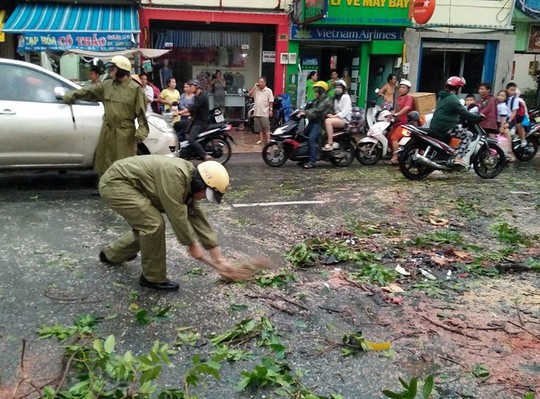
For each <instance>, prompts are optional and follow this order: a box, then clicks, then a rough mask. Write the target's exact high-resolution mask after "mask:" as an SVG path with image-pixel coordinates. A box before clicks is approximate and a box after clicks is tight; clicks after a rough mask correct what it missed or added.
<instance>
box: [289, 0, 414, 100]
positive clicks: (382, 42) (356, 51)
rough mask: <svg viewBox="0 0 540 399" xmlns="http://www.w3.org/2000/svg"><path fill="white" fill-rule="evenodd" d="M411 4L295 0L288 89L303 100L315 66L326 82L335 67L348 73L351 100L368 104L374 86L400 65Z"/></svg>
mask: <svg viewBox="0 0 540 399" xmlns="http://www.w3.org/2000/svg"><path fill="white" fill-rule="evenodd" d="M408 7H409V2H408V0H388V1H386V0H385V1H380V0H363V1H359V0H328V1H313V0H297V1H295V2H294V10H293V13H292V16H293V18H292V23H291V31H290V42H289V54H288V64H289V67H288V86H287V91H288V92H289V93H290V94H291V96H292V97H293V99H295V100H296V103H297V104H301V103H302V102H303V101H304V94H305V77H306V75H307V73H308V72H309V71H310V70H317V71H318V74H319V78H320V79H322V80H328V79H330V73H331V71H332V70H336V71H337V72H338V75H339V76H340V77H343V75H344V73H345V74H347V72H348V75H349V77H350V83H351V87H350V88H349V90H350V93H351V95H352V98H353V100H354V102H356V103H357V104H358V105H359V106H361V107H365V105H366V100H367V99H371V98H372V97H373V96H374V90H375V88H377V87H381V86H382V85H384V84H385V83H386V79H387V76H388V74H390V73H394V72H397V71H399V70H400V68H401V60H402V56H403V50H404V48H403V45H404V41H403V37H404V36H403V35H404V31H405V28H406V27H407V26H410V21H409V19H408V9H409V8H408ZM291 58H292V59H291ZM280 61H282V59H281V58H280ZM283 61H284V62H287V60H285V59H283ZM344 71H346V72H344Z"/></svg>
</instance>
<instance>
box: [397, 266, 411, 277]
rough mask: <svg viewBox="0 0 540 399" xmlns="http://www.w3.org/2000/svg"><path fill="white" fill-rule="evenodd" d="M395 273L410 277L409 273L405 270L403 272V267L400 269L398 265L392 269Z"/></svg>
mask: <svg viewBox="0 0 540 399" xmlns="http://www.w3.org/2000/svg"><path fill="white" fill-rule="evenodd" d="M394 270H395V271H396V272H398V273H399V274H401V275H402V276H410V275H411V273H409V272H408V271H407V270H405V269H404V268H403V267H401V266H400V265H397V266H396V268H395V269H394Z"/></svg>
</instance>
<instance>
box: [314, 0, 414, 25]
mask: <svg viewBox="0 0 540 399" xmlns="http://www.w3.org/2000/svg"><path fill="white" fill-rule="evenodd" d="M327 1H328V7H327V16H326V18H324V19H323V20H321V21H317V22H316V24H317V25H318V24H324V25H371V26H373V25H375V26H401V27H406V26H410V25H411V22H410V20H409V18H408V16H409V1H410V0H327Z"/></svg>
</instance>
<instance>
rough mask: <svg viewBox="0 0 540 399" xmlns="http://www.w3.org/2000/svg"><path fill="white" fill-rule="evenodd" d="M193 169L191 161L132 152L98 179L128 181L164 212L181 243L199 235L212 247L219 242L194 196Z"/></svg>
mask: <svg viewBox="0 0 540 399" xmlns="http://www.w3.org/2000/svg"><path fill="white" fill-rule="evenodd" d="M194 171H195V167H194V166H193V164H192V163H191V162H188V161H185V160H183V159H181V158H169V157H165V156H163V155H145V156H134V157H130V158H126V159H122V160H119V161H117V162H115V163H114V164H113V166H112V167H111V168H110V170H109V171H108V172H107V174H106V175H105V176H104V177H103V178H102V179H101V181H100V186H101V185H109V186H111V188H112V187H114V184H115V183H117V184H118V183H127V184H130V185H131V186H133V187H134V188H135V189H136V190H137V191H139V192H140V193H141V194H142V195H143V196H144V197H146V198H148V199H149V200H150V202H151V203H152V205H153V206H154V207H155V208H156V209H157V210H159V211H160V212H164V213H165V214H166V215H167V218H168V219H169V222H170V223H171V226H172V228H173V230H174V233H175V235H176V237H177V238H178V241H180V242H181V243H182V244H183V245H190V244H192V243H194V242H196V241H197V238H198V239H199V241H200V242H201V244H202V245H203V247H205V248H206V249H208V248H214V247H217V246H218V241H217V236H216V233H215V231H214V229H213V228H212V226H211V225H210V223H209V222H208V219H207V218H206V215H205V214H204V212H203V210H202V209H201V206H200V204H199V201H195V200H194V199H193V192H192V191H191V180H192V179H193V173H194ZM142 205H144V204H142Z"/></svg>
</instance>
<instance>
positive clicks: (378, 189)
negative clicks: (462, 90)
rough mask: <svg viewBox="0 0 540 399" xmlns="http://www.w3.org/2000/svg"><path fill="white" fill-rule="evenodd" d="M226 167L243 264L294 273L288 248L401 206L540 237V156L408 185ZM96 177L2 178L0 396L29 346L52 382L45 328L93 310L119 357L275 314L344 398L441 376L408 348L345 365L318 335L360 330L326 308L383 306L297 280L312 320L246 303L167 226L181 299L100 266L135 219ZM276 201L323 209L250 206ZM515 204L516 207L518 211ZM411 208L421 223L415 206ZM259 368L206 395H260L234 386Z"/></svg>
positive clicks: (237, 253) (354, 171)
mask: <svg viewBox="0 0 540 399" xmlns="http://www.w3.org/2000/svg"><path fill="white" fill-rule="evenodd" d="M227 166H228V169H229V172H230V175H231V179H232V180H231V181H232V184H231V189H230V192H229V193H228V194H227V195H226V199H225V200H224V204H222V205H221V206H219V207H218V206H216V205H212V204H208V205H206V207H207V211H208V212H209V214H210V215H212V220H213V223H214V225H215V226H216V229H217V231H218V233H219V234H220V237H221V241H222V247H223V249H224V252H225V254H226V255H227V256H228V257H230V258H232V259H245V258H247V257H250V256H254V255H259V254H262V255H265V256H267V257H269V258H271V259H272V260H273V261H274V263H275V264H277V265H280V266H283V265H285V264H286V262H285V260H284V258H283V254H284V252H285V251H287V250H288V249H289V248H290V246H291V245H292V244H294V243H295V242H296V241H298V240H299V239H300V238H301V237H303V236H305V235H306V234H310V233H311V234H313V233H316V232H318V231H327V230H332V229H334V228H336V227H337V226H339V225H342V224H343V223H346V222H347V221H348V220H351V218H354V219H355V220H364V221H366V223H373V222H377V221H385V220H391V221H394V222H398V223H402V224H404V226H405V225H406V222H407V221H406V220H399V219H397V220H396V218H399V212H395V210H396V209H397V210H399V209H400V208H403V209H408V210H409V211H411V210H413V209H414V210H417V212H422V211H425V209H428V208H430V207H436V206H437V205H438V204H441V203H444V202H446V201H447V200H448V199H449V198H453V197H459V198H466V199H470V200H471V201H473V200H474V201H479V202H480V204H482V206H485V207H486V208H489V209H494V210H495V211H499V212H504V214H501V215H500V218H502V219H505V220H509V221H512V222H513V223H514V224H517V225H519V226H520V229H522V230H523V231H524V232H527V233H529V234H538V233H540V227H539V224H538V215H539V206H540V183H539V179H538V175H539V171H540V157H538V156H537V157H536V159H535V160H533V161H532V162H530V163H527V164H515V165H510V166H509V167H508V168H507V169H506V170H505V171H503V173H502V174H501V175H500V176H499V177H498V178H496V179H494V180H490V181H488V180H481V179H480V178H478V177H477V176H476V175H475V174H474V173H460V174H459V173H455V174H452V175H443V176H438V177H433V178H429V179H427V180H426V181H422V182H410V181H407V180H406V179H405V178H404V177H403V176H402V175H401V174H400V173H399V171H398V170H397V169H396V168H391V167H389V166H386V165H383V164H379V165H376V166H372V167H365V166H361V165H360V164H358V163H357V162H356V161H355V163H353V165H352V166H351V167H350V168H344V169H341V168H334V167H332V166H331V165H330V164H326V163H321V164H319V165H318V167H317V168H316V169H313V170H309V171H305V170H302V169H300V168H299V167H298V166H296V165H295V164H294V163H293V162H290V161H289V162H288V163H287V164H286V165H285V166H283V167H282V168H277V169H275V168H270V167H268V166H266V165H264V163H263V161H262V159H261V158H260V155H259V154H233V158H232V159H231V161H230V163H229V164H228V165H227ZM94 182H95V176H94V174H93V173H92V172H69V173H66V174H58V173H56V172H45V173H26V172H24V173H23V172H9V173H3V174H0V226H1V227H0V239H1V240H2V245H1V246H0V270H2V278H1V279H0V387H2V388H0V397H1V398H3V397H9V396H3V394H7V392H11V391H12V390H13V386H14V383H15V381H16V380H17V376H18V375H19V373H20V358H21V347H22V341H23V339H24V340H25V341H26V352H25V365H26V371H27V372H30V373H32V372H34V373H35V375H37V376H39V377H40V378H42V379H43V380H46V378H47V377H51V376H54V375H55V373H57V372H58V364H59V362H58V355H59V353H60V352H59V350H58V348H57V347H56V345H54V342H53V341H41V340H38V339H37V335H36V331H37V329H38V328H39V327H40V326H43V325H50V324H54V323H61V324H71V323H72V322H73V319H74V317H76V316H77V315H83V314H90V313H93V314H97V315H100V316H103V317H106V319H107V320H106V321H105V322H104V323H102V324H101V326H100V332H102V333H103V334H104V335H108V334H114V335H115V336H116V337H117V341H118V346H119V350H121V351H125V350H127V349H131V350H132V351H133V352H134V353H141V352H143V351H145V350H148V349H149V347H150V345H151V342H153V341H154V340H156V339H159V340H161V341H163V342H172V341H174V338H175V335H176V329H177V328H179V327H187V326H190V327H193V328H194V330H196V331H198V332H200V333H201V336H202V337H208V336H209V335H210V333H216V332H218V333H219V332H223V331H225V330H226V329H228V328H230V327H231V326H232V325H233V324H234V323H235V322H236V321H238V320H240V319H242V318H245V317H253V316H254V315H260V314H262V313H264V314H267V315H271V316H272V317H273V319H272V320H273V321H274V323H275V324H276V326H277V327H278V329H280V331H282V333H283V336H284V337H285V338H284V341H285V342H286V344H287V346H288V347H289V348H290V350H291V353H290V354H289V356H288V359H289V361H290V362H291V364H292V365H293V366H294V367H295V368H298V369H300V370H302V371H303V372H304V374H305V376H304V379H303V381H304V382H305V384H306V386H309V387H311V388H313V389H314V390H315V391H317V392H318V393H319V394H326V395H329V394H330V393H332V392H336V393H337V392H339V393H341V394H342V395H343V396H344V397H345V398H361V399H364V398H365V399H370V398H381V397H382V395H381V393H380V392H381V389H382V388H397V387H398V386H397V376H399V375H404V374H406V375H408V376H413V375H422V374H424V375H425V374H426V373H428V372H431V371H432V367H433V365H431V364H429V363H426V362H423V361H421V360H420V359H416V358H413V357H410V356H409V355H408V354H407V350H406V348H396V350H397V351H398V350H399V349H401V350H402V351H401V352H399V356H397V357H395V358H385V357H382V356H380V355H378V354H376V353H367V354H365V355H363V356H362V357H357V358H346V359H343V358H342V357H341V356H340V355H339V352H338V351H337V350H335V351H333V352H329V353H327V354H325V355H323V356H321V355H318V354H317V346H318V345H319V344H320V342H318V341H317V339H316V338H317V337H321V336H323V335H328V331H327V330H326V327H325V326H326V325H327V324H328V323H330V324H334V325H336V326H338V327H340V328H343V329H349V330H350V328H351V325H350V324H347V322H346V321H344V320H343V319H341V318H338V317H337V316H335V315H333V314H331V313H328V312H325V311H324V310H321V309H320V308H318V307H317V306H316V305H324V307H327V308H338V307H340V306H343V305H344V304H346V305H349V306H350V307H351V308H352V309H353V318H354V319H356V322H357V323H360V324H361V323H362V322H364V323H368V324H369V323H370V322H373V321H374V320H375V321H377V317H379V316H378V314H379V312H380V309H378V308H377V306H376V304H375V303H374V302H373V301H372V300H371V299H369V298H366V297H363V296H360V295H357V294H356V293H355V292H354V291H345V292H341V291H337V290H336V291H334V290H328V289H327V287H325V286H324V285H320V286H317V287H316V288H310V289H308V288H306V287H302V286H298V285H297V286H294V288H286V289H284V291H283V292H284V293H285V294H286V295H292V296H294V295H296V294H298V293H299V292H300V293H303V295H299V296H298V298H303V299H302V301H303V302H302V303H305V304H306V306H308V307H310V312H309V314H308V313H303V312H298V314H297V315H296V316H291V315H287V314H284V313H282V312H276V311H275V310H272V309H269V308H268V307H265V306H264V303H261V302H260V301H259V302H257V301H249V300H248V299H247V297H246V296H245V295H244V294H245V291H244V290H245V289H247V288H245V287H242V286H234V285H233V286H229V285H226V284H223V283H222V282H219V280H218V278H217V275H216V274H215V273H213V272H212V271H211V270H209V269H207V268H206V267H205V266H202V265H200V264H198V263H197V262H196V261H194V260H191V259H189V258H188V257H187V255H186V252H185V250H184V249H183V248H182V246H180V245H179V244H178V243H176V241H175V239H174V236H173V234H172V232H171V231H170V229H169V231H168V234H167V241H168V259H169V276H170V277H171V278H172V279H174V280H179V281H181V289H180V292H178V293H176V294H161V293H155V292H151V291H149V290H146V289H142V288H140V287H139V286H138V284H137V279H138V276H139V274H140V269H139V265H138V263H137V260H135V261H132V262H129V263H128V264H126V265H125V266H123V267H117V268H111V267H103V266H102V265H101V264H100V263H99V261H98V260H97V254H98V252H99V249H100V248H101V246H102V245H104V244H106V243H107V242H108V241H110V240H113V239H115V238H116V237H118V236H119V235H120V234H121V233H122V232H124V231H125V230H126V224H125V223H124V221H123V220H122V219H121V218H120V217H118V216H117V215H116V214H114V213H113V212H112V211H110V210H109V209H108V208H107V207H106V206H105V204H103V203H102V201H101V200H100V199H99V197H96V196H93V195H92V193H93V192H95V188H94ZM278 201H283V202H286V201H322V203H320V204H308V205H282V206H273V207H264V206H255V207H251V206H248V207H239V205H246V204H254V203H265V202H278ZM512 209H513V210H515V212H514V211H509V210H512ZM410 214H412V215H414V211H411V212H410ZM396 215H397V216H396ZM199 268H200V269H199ZM201 269H202V271H201ZM315 273H316V272H315ZM198 274H202V275H200V276H199V275H198ZM288 289H289V290H290V289H293V290H294V291H287V290H288ZM133 303H136V304H137V305H138V306H139V307H144V308H146V309H148V310H149V311H150V310H151V309H156V308H159V307H164V306H171V310H170V312H169V319H168V320H167V321H161V322H157V321H156V322H152V323H150V324H149V325H146V326H141V325H139V324H137V323H136V322H135V319H134V314H133V311H132V310H130V305H132V304H133ZM237 303H244V304H248V305H249V306H248V308H247V310H244V311H242V312H231V311H230V305H231V304H237ZM312 305H313V307H311V306H312ZM354 312H356V314H355V313H354ZM353 324H354V323H353ZM363 331H364V333H365V334H369V337H370V338H371V339H373V340H374V341H377V340H385V339H388V338H389V336H391V332H389V331H386V330H385V328H384V327H382V326H377V325H371V326H369V327H365V329H363ZM337 339H338V340H339V337H337ZM199 350H202V351H204V350H205V348H204V347H203V348H202V349H201V348H188V349H180V353H179V354H177V355H175V356H174V357H173V361H174V362H176V363H178V364H179V365H180V369H184V370H185V368H186V367H187V364H188V363H189V361H190V359H191V357H192V356H193V355H194V354H195V353H197V352H198V351H199ZM252 365H253V363H249V362H245V363H240V364H235V365H227V366H226V367H224V369H223V370H222V379H223V381H221V382H213V381H210V380H209V382H208V385H207V387H201V388H199V390H195V392H198V393H199V395H200V397H201V398H210V399H211V398H218V397H221V398H260V397H262V396H261V394H260V393H258V392H256V391H255V392H251V393H250V392H248V393H245V392H243V393H236V392H235V390H234V385H235V383H237V382H238V381H239V379H240V376H239V372H240V371H241V370H244V369H247V368H250V367H252ZM178 375H179V372H178V371H174V370H165V372H164V376H163V379H164V384H165V385H167V386H178V385H179V383H180V382H179V377H178ZM36 379H38V378H36ZM462 390H463V391H467V390H469V391H470V390H473V391H474V387H473V386H472V385H471V386H467V383H464V385H463V386H462ZM269 397H271V396H269ZM447 397H458V396H451V395H450V396H447ZM479 397H481V396H479Z"/></svg>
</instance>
